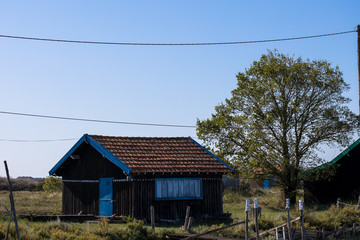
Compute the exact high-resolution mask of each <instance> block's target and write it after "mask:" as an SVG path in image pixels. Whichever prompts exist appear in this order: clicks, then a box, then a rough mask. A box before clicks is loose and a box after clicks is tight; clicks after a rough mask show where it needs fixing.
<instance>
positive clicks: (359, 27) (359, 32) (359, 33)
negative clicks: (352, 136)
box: [356, 25, 360, 107]
mask: <svg viewBox="0 0 360 240" xmlns="http://www.w3.org/2000/svg"><path fill="white" fill-rule="evenodd" d="M356 31H357V55H358V81H359V107H360V25H357V28H356Z"/></svg>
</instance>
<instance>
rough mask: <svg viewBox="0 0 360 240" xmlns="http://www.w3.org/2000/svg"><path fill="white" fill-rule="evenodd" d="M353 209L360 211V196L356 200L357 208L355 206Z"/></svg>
mask: <svg viewBox="0 0 360 240" xmlns="http://www.w3.org/2000/svg"><path fill="white" fill-rule="evenodd" d="M355 209H356V210H359V209H360V196H359V198H358V204H357V206H356V208H355Z"/></svg>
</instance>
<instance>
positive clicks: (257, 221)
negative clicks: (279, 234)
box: [254, 198, 260, 240]
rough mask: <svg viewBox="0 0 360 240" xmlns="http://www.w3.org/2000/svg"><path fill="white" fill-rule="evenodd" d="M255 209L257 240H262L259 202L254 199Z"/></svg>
mask: <svg viewBox="0 0 360 240" xmlns="http://www.w3.org/2000/svg"><path fill="white" fill-rule="evenodd" d="M254 209H255V229H256V240H260V235H259V234H260V233H259V219H258V217H259V216H258V200H257V198H254Z"/></svg>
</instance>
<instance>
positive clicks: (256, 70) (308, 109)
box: [197, 50, 356, 204]
mask: <svg viewBox="0 0 360 240" xmlns="http://www.w3.org/2000/svg"><path fill="white" fill-rule="evenodd" d="M348 88H349V87H348V85H347V84H346V83H345V82H344V80H343V78H342V73H341V72H340V71H339V69H338V67H332V66H331V64H330V63H328V62H327V61H324V60H317V61H310V60H306V61H304V60H303V59H301V58H294V57H289V56H288V55H284V54H281V53H279V52H278V51H276V50H275V51H269V52H268V53H267V54H264V55H262V57H261V58H260V60H259V61H254V62H253V64H252V65H251V66H250V68H249V69H246V70H245V72H244V73H238V74H237V88H236V89H234V90H233V91H232V92H231V94H232V97H231V98H230V99H225V102H223V103H221V104H219V105H218V106H216V107H215V113H214V114H212V116H211V118H209V119H206V120H197V135H198V137H199V138H200V139H201V140H203V141H204V143H205V144H206V145H207V146H208V147H209V148H212V149H213V151H215V152H216V153H217V155H218V156H219V157H222V158H223V159H225V160H226V161H228V162H229V163H230V164H232V165H233V167H234V168H235V169H236V170H237V171H238V172H239V173H240V174H241V175H243V176H245V175H246V176H249V177H254V175H256V172H258V170H261V172H262V173H263V174H264V175H265V176H268V177H274V178H275V179H276V181H277V184H278V186H280V187H281V188H282V190H283V192H284V196H285V197H287V198H290V201H291V203H292V204H293V203H295V200H296V191H297V188H298V183H299V180H300V179H301V171H302V170H304V169H307V168H311V167H314V166H316V165H318V164H319V163H321V162H322V161H323V160H322V159H321V158H320V157H319V156H318V150H319V148H320V147H321V146H322V145H323V144H327V145H329V144H330V145H333V144H336V143H340V144H342V145H344V146H345V145H346V144H348V143H349V140H351V136H352V134H351V133H352V132H353V131H354V126H355V125H356V124H355V121H356V116H355V114H354V113H352V112H351V111H350V110H349V108H348V107H347V106H346V104H347V103H348V102H349V101H350V99H348V98H346V97H344V96H343V93H344V92H345V91H347V90H348Z"/></svg>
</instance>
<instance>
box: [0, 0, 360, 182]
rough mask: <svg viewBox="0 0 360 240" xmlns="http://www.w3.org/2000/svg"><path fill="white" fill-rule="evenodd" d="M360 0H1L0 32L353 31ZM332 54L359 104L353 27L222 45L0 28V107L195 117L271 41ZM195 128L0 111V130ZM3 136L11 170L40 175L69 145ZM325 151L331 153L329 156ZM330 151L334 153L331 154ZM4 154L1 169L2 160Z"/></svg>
mask: <svg viewBox="0 0 360 240" xmlns="http://www.w3.org/2000/svg"><path fill="white" fill-rule="evenodd" d="M359 10H360V1H358V0H351V1H329V0H327V1H208V0H207V1H187V0H186V1H88V0H87V1H22V2H21V3H20V2H18V1H6V2H4V1H2V2H1V3H0V34H1V35H16V36H27V37H40V38H55V39H69V40H88V41H109V42H148V43H188V42H228V41H247V40H263V39H275V38H287V37H298V36H308V35H317V34H325V33H333V32H342V31H349V30H355V29H356V25H357V24H360V14H359ZM275 48H276V49H278V50H279V51H280V52H282V53H288V54H290V55H294V56H296V57H298V56H301V57H303V58H309V59H312V60H314V59H326V60H328V61H330V62H331V63H333V65H338V66H339V67H340V70H341V71H342V72H343V73H344V79H345V81H346V82H347V83H349V84H350V87H351V90H350V91H349V92H348V93H347V95H348V96H349V97H350V98H351V99H352V100H353V102H352V103H351V105H350V107H351V109H352V110H353V111H354V112H356V113H358V112H359V111H358V109H359V107H358V101H359V100H358V76H357V53H356V51H357V49H356V33H350V34H346V35H340V36H333V37H324V38H316V39H307V40H296V41H286V42H276V43H259V44H242V45H227V46H172V47H170V46H103V45H85V44H69V43H52V42H40V41H29V40H16V39H7V38H0V83H1V85H0V86H1V94H0V111H9V112H23V113H33V114H45V115H55V116H64V117H76V118H90V119H104V120H114V121H128V122H145V123H163V124H180V125H195V124H196V119H205V118H208V117H210V116H211V113H213V112H214V106H215V105H217V104H218V103H220V102H222V101H224V99H225V98H227V97H230V91H231V90H232V89H234V88H235V87H236V78H235V75H236V74H237V73H238V72H240V71H244V69H245V68H248V67H249V66H250V64H251V63H252V62H253V61H254V60H258V59H259V57H260V56H261V54H264V53H266V52H267V50H268V49H270V50H273V49H275ZM84 133H89V134H101V135H115V136H159V137H166V136H191V137H193V138H195V139H196V134H195V128H166V127H147V126H129V125H119V124H118V125H116V124H100V123H85V122H73V121H64V120H51V119H39V118H30V117H21V116H10V115H4V114H0V139H5V140H39V139H63V138H80V137H81V136H82V135H83V134H84ZM75 142H76V140H72V141H65V142H46V143H21V142H8V141H0V160H1V162H2V161H3V160H7V162H8V165H9V168H10V174H11V175H12V176H13V177H17V176H34V177H44V176H47V174H48V171H49V170H50V169H51V168H52V167H53V166H54V165H55V164H56V163H57V161H59V160H60V158H61V157H62V156H63V155H64V154H65V153H66V152H67V151H68V150H69V149H70V148H71V147H72V146H73V144H74V143H75ZM333 155H334V154H333V153H332V154H330V155H329V158H331V157H334V156H333ZM328 160H331V159H328ZM1 166H2V165H0V176H4V175H5V173H4V170H3V169H4V168H3V167H1Z"/></svg>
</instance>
